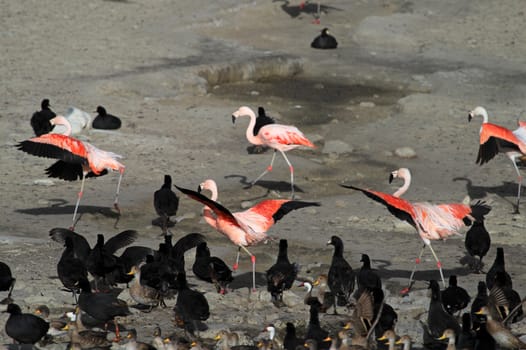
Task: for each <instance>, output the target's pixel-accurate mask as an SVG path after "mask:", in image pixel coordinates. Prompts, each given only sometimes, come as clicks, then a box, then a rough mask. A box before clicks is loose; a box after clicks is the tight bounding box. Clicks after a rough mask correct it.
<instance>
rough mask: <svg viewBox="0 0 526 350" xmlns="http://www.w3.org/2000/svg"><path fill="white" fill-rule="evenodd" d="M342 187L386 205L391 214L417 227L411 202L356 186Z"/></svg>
mask: <svg viewBox="0 0 526 350" xmlns="http://www.w3.org/2000/svg"><path fill="white" fill-rule="evenodd" d="M340 186H342V187H345V188H351V189H353V190H356V191H360V192H362V193H363V194H365V195H366V196H367V197H369V198H371V199H373V200H375V201H377V202H379V203H382V204H383V205H385V206H386V207H387V210H389V212H390V213H391V214H393V215H394V216H396V217H397V218H399V219H400V220H403V221H406V222H408V223H409V224H410V225H411V226H413V227H416V223H415V219H414V218H415V210H414V207H413V205H412V204H411V203H410V202H408V201H406V200H405V199H402V198H400V197H395V196H392V195H390V194H388V193H383V192H378V191H372V190H366V189H363V188H359V187H355V186H350V185H344V184H340Z"/></svg>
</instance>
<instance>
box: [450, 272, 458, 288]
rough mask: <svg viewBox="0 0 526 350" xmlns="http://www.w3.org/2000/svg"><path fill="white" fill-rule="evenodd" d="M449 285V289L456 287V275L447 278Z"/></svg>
mask: <svg viewBox="0 0 526 350" xmlns="http://www.w3.org/2000/svg"><path fill="white" fill-rule="evenodd" d="M449 285H450V286H451V287H456V286H457V285H458V283H457V276H456V275H451V276H449Z"/></svg>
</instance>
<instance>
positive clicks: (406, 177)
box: [393, 174, 411, 197]
mask: <svg viewBox="0 0 526 350" xmlns="http://www.w3.org/2000/svg"><path fill="white" fill-rule="evenodd" d="M401 177H402V179H404V184H403V185H402V187H400V188H399V189H398V190H396V192H395V193H393V196H394V197H401V196H402V195H403V194H404V193H406V192H407V190H408V189H409V186H410V185H411V174H404V175H403V176H401Z"/></svg>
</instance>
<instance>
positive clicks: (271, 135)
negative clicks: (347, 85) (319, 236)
mask: <svg viewBox="0 0 526 350" xmlns="http://www.w3.org/2000/svg"><path fill="white" fill-rule="evenodd" d="M242 116H248V117H250V123H249V124H248V128H247V131H246V136H247V140H248V142H250V143H252V144H254V145H256V146H258V145H265V146H268V147H270V148H273V149H274V153H273V154H272V160H271V161H270V165H269V166H268V167H267V169H265V171H264V172H263V173H261V175H259V176H258V177H257V178H256V179H255V180H254V181H252V183H251V185H252V186H253V185H254V184H255V183H256V182H258V180H259V179H261V178H262V177H263V176H264V175H265V174H266V173H268V172H270V171H272V165H273V164H274V159H275V158H276V151H280V152H281V154H282V155H283V158H285V161H286V162H287V164H288V165H289V169H290V186H291V191H292V193H291V198H294V168H293V166H292V164H291V163H290V161H289V159H288V158H287V156H286V155H285V152H287V151H289V150H291V149H294V148H297V147H300V146H307V147H311V148H316V146H315V145H314V144H313V143H312V142H310V141H309V140H308V139H307V137H305V135H304V134H303V133H302V132H301V131H300V130H299V129H298V128H296V127H295V126H292V125H282V124H268V125H264V126H263V127H261V129H259V132H258V133H257V135H254V132H253V131H254V126H255V125H256V114H255V113H254V111H253V110H252V109H251V108H250V107H246V106H242V107H240V108H239V109H238V110H237V111H235V112H234V113H232V123H234V124H235V122H236V119H237V118H238V117H242Z"/></svg>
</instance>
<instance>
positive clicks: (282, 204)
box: [175, 179, 320, 290]
mask: <svg viewBox="0 0 526 350" xmlns="http://www.w3.org/2000/svg"><path fill="white" fill-rule="evenodd" d="M175 187H176V188H177V189H178V190H179V191H181V192H183V193H184V194H185V195H187V196H188V197H190V198H192V199H194V200H196V201H198V202H201V203H203V204H204V205H205V206H204V208H203V216H204V218H205V221H206V222H207V223H208V224H209V225H210V226H212V227H213V228H215V229H216V230H217V231H219V232H220V233H222V234H224V235H225V236H226V237H227V238H228V239H230V241H231V242H232V243H234V244H235V245H237V246H238V247H239V248H238V251H237V257H236V263H235V264H234V266H233V269H234V270H237V268H238V266H239V253H240V250H241V249H243V250H244V251H245V252H246V253H247V254H248V255H249V256H250V259H251V261H252V287H253V289H254V290H255V289H256V256H255V255H254V254H252V253H251V252H250V251H249V250H248V249H247V246H251V245H256V244H258V243H259V242H262V241H265V240H267V239H268V236H267V234H266V232H267V231H268V230H269V229H270V228H271V227H272V226H273V225H274V224H275V223H276V222H277V221H278V220H280V219H281V218H282V217H283V216H285V215H286V214H288V213H289V212H290V211H292V210H295V209H300V208H304V207H309V206H320V203H316V202H304V201H295V200H290V199H267V200H263V201H261V202H259V203H258V204H256V205H255V206H253V207H252V208H249V209H247V210H245V211H242V212H237V213H232V212H230V210H228V209H227V208H225V207H224V206H222V205H221V204H219V203H218V202H216V201H217V196H218V191H217V184H216V182H215V181H214V180H212V179H208V180H205V181H204V182H202V183H201V184H200V185H199V188H198V192H195V191H192V190H189V189H185V188H182V187H178V186H175ZM203 190H208V191H210V192H211V198H210V199H209V198H207V197H205V196H204V195H202V194H201V193H200V192H201V191H203Z"/></svg>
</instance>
